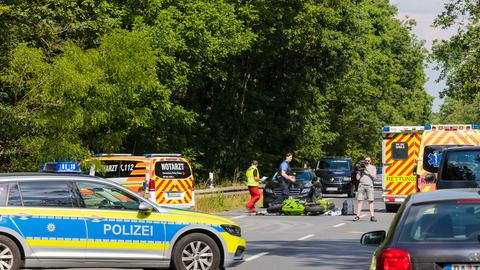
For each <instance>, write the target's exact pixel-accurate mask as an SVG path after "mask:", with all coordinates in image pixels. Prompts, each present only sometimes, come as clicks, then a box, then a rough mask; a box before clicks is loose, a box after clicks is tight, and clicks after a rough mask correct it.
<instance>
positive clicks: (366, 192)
mask: <svg viewBox="0 0 480 270" xmlns="http://www.w3.org/2000/svg"><path fill="white" fill-rule="evenodd" d="M363 162H364V163H363V164H362V166H360V169H359V170H358V171H357V180H359V184H358V194H357V215H356V216H355V218H354V219H353V221H358V220H360V213H361V212H362V207H363V201H364V200H365V199H367V200H368V207H369V208H370V221H373V222H376V221H377V219H376V218H375V213H374V209H375V208H374V205H373V201H374V196H373V179H375V177H376V176H377V169H376V168H375V166H373V165H372V158H371V157H369V156H366V157H365V158H364V160H363Z"/></svg>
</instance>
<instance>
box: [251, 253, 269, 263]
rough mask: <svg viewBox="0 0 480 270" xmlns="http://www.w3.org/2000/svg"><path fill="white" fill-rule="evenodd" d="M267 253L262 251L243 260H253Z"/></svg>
mask: <svg viewBox="0 0 480 270" xmlns="http://www.w3.org/2000/svg"><path fill="white" fill-rule="evenodd" d="M267 254H268V252H262V253H259V254H257V255H253V256H251V257H248V258H246V259H245V261H246V262H249V261H253V260H255V259H258V258H260V257H262V256H265V255H267Z"/></svg>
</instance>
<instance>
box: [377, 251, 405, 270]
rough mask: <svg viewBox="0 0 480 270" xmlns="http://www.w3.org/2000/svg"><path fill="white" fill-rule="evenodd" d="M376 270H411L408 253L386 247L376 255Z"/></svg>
mask: <svg viewBox="0 0 480 270" xmlns="http://www.w3.org/2000/svg"><path fill="white" fill-rule="evenodd" d="M376 265H377V267H376V269H378V270H411V269H412V268H411V265H410V254H409V253H408V252H407V251H405V250H403V249H399V248H388V249H386V250H385V251H383V252H382V253H381V254H380V255H379V256H378V257H377V264H376Z"/></svg>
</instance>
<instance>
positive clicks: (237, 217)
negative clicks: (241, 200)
mask: <svg viewBox="0 0 480 270" xmlns="http://www.w3.org/2000/svg"><path fill="white" fill-rule="evenodd" d="M244 217H246V216H236V217H232V218H230V219H231V220H234V219H241V218H244Z"/></svg>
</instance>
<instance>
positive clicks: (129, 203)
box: [77, 182, 140, 211]
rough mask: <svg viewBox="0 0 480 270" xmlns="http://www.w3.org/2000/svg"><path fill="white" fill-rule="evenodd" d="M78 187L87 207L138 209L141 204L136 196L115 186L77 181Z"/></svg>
mask: <svg viewBox="0 0 480 270" xmlns="http://www.w3.org/2000/svg"><path fill="white" fill-rule="evenodd" d="M77 187H78V189H79V192H80V196H81V197H82V200H83V202H84V205H85V207H86V208H90V209H110V210H128V211H131V210H134V211H137V210H138V206H139V205H140V202H139V200H138V199H137V198H136V197H134V196H132V195H131V194H129V193H127V192H125V191H123V190H121V189H119V188H117V187H115V186H111V185H106V184H102V183H93V182H77Z"/></svg>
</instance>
